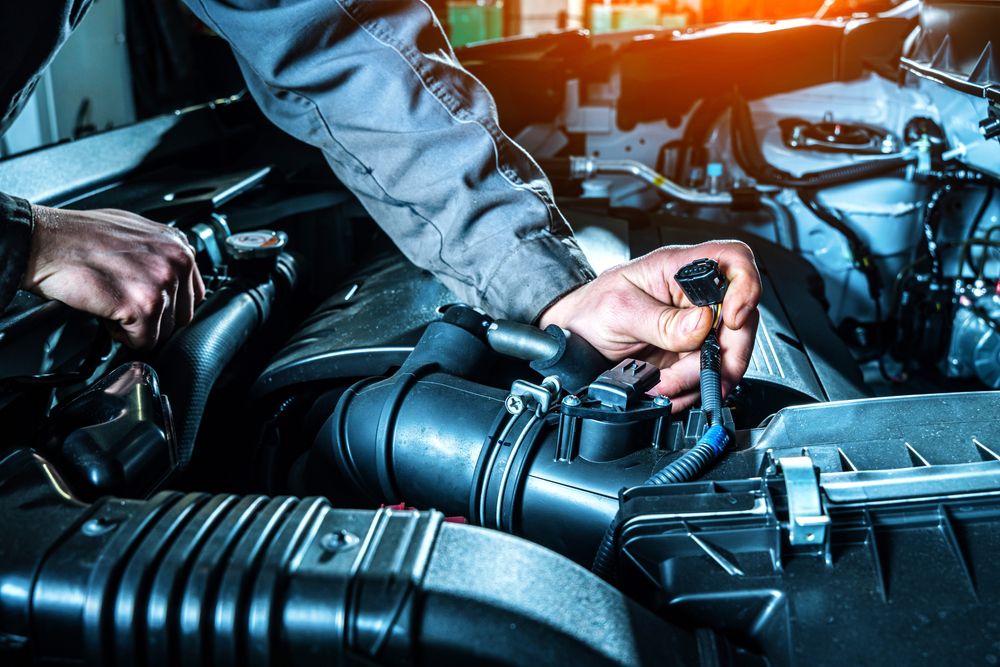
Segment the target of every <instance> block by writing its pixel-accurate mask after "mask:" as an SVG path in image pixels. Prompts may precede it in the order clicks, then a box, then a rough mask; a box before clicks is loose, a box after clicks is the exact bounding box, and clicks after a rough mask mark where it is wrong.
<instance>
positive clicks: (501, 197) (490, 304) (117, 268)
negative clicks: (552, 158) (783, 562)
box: [0, 0, 760, 409]
mask: <svg viewBox="0 0 1000 667" xmlns="http://www.w3.org/2000/svg"><path fill="white" fill-rule="evenodd" d="M90 1H91V0H75V1H74V0H65V1H62V2H59V1H56V0H49V1H46V2H31V3H27V2H8V3H4V6H3V9H2V10H0V19H2V20H0V44H2V45H3V46H2V47H0V48H2V49H3V56H4V57H3V63H4V64H3V65H2V66H0V113H2V115H0V133H2V132H3V131H4V130H5V129H6V128H7V127H8V126H9V125H10V123H11V121H12V120H13V118H14V117H15V115H16V114H17V112H18V111H19V109H20V107H21V106H23V104H24V103H25V101H26V100H27V98H28V96H29V94H30V92H31V91H32V89H33V88H34V86H35V84H36V83H37V81H38V78H39V76H40V74H41V72H42V71H43V70H44V69H45V67H46V66H47V65H48V63H49V62H50V61H51V59H52V57H53V55H54V53H55V52H56V51H57V49H58V48H59V46H60V45H61V44H62V43H63V41H64V40H65V39H66V38H67V37H68V35H69V33H70V32H71V30H72V29H73V28H74V27H75V26H76V25H77V24H78V23H79V21H80V19H81V18H82V16H83V14H84V13H85V11H86V10H87V8H88V6H89V5H90ZM185 2H186V4H187V5H188V6H189V8H190V9H191V10H192V11H193V12H194V13H195V14H196V15H197V16H198V17H199V18H200V19H201V20H202V21H203V22H204V23H205V24H206V25H207V26H209V27H210V28H211V29H212V30H214V31H215V32H216V33H218V34H219V35H220V36H222V37H223V38H224V39H226V40H227V41H228V42H229V44H230V46H231V47H232V50H233V52H234V54H235V55H236V59H237V61H238V62H239V66H240V68H241V70H242V72H243V74H244V76H245V78H246V82H247V85H248V87H249V90H250V92H251V94H252V95H253V97H254V99H255V100H256V101H257V103H258V104H259V105H260V107H261V109H262V110H263V112H264V113H265V114H266V115H267V117H268V118H269V119H270V120H271V121H273V122H274V123H275V124H276V125H278V126H279V127H280V128H282V129H283V130H284V131H286V132H288V133H289V134H291V135H292V136H294V137H296V138H298V139H300V140H302V141H304V142H307V143H309V144H312V145H314V146H316V147H318V148H320V149H321V150H322V151H323V153H324V155H325V156H326V159H327V161H328V162H329V164H330V166H331V168H332V169H333V171H334V173H335V174H336V175H337V177H338V178H339V179H340V180H341V181H342V182H343V183H344V184H345V185H347V186H348V187H350V188H351V190H353V191H354V193H355V194H356V195H357V196H358V198H359V199H360V200H361V202H362V204H363V205H364V206H365V207H366V208H367V210H368V211H369V213H370V214H371V215H372V217H373V218H374V219H375V220H376V221H377V222H378V223H379V224H380V225H381V226H382V227H383V229H384V230H385V231H386V232H387V233H388V234H389V235H390V236H391V237H392V238H393V239H394V241H395V242H396V243H397V244H398V246H399V247H400V248H401V249H402V251H403V252H404V253H405V254H406V256H407V257H408V258H409V259H410V260H412V261H413V262H414V263H415V264H417V265H418V266H420V267H422V268H424V269H427V270H429V271H431V272H433V273H434V274H435V275H436V276H437V277H438V278H439V279H440V280H441V281H442V282H443V283H444V284H445V285H446V286H447V287H449V288H450V289H451V290H452V291H453V292H454V293H455V294H456V295H457V296H458V297H459V298H460V299H462V300H463V301H466V302H468V303H471V304H475V305H477V306H480V307H482V308H483V309H484V310H486V311H487V312H489V313H491V314H492V315H494V316H496V317H502V318H508V319H514V320H520V321H525V322H537V323H539V324H540V325H542V326H546V325H548V324H558V325H560V326H563V327H565V328H567V329H569V330H571V331H574V332H576V333H577V334H579V335H582V336H584V337H585V338H586V339H587V340H589V341H590V342H591V343H592V344H593V345H594V346H595V347H597V348H598V349H599V350H600V351H601V352H603V353H604V354H605V355H606V356H608V357H609V358H611V359H613V360H620V359H622V358H624V357H626V356H633V357H642V358H644V359H646V360H648V361H651V362H653V363H656V364H657V365H658V366H659V367H660V368H661V369H663V370H662V371H661V384H660V386H659V387H658V390H659V391H660V392H662V393H666V394H668V395H670V396H672V397H673V398H674V403H675V406H676V407H677V408H678V409H680V408H683V407H686V406H688V405H690V404H692V403H693V402H694V401H695V400H696V397H697V391H698V390H697V384H698V355H697V354H690V353H691V351H693V350H696V349H697V348H698V346H699V344H700V343H701V341H702V340H703V339H704V337H705V335H706V334H707V332H708V330H709V328H710V326H711V325H712V315H711V312H710V310H709V309H708V308H700V309H699V308H692V307H690V305H691V304H690V303H688V302H686V301H685V300H684V297H683V294H682V293H680V291H679V290H678V289H677V288H676V286H674V285H673V281H672V280H671V279H670V278H671V276H673V274H674V273H675V272H676V270H677V269H678V268H679V267H680V266H682V265H683V264H686V263H687V262H689V261H691V260H694V259H697V258H700V257H710V258H712V259H715V260H717V261H718V262H719V264H720V266H721V267H722V268H723V270H724V271H725V272H726V275H727V277H728V279H729V281H730V288H729V291H728V293H727V295H726V301H725V303H724V306H723V317H724V322H725V327H724V328H723V331H722V333H721V336H720V342H721V345H722V348H723V359H724V360H725V367H724V369H723V370H724V373H723V376H724V383H725V385H726V387H730V386H732V385H733V384H734V383H735V382H737V381H738V380H739V378H740V377H742V374H743V372H744V371H745V370H746V368H747V364H748V363H749V358H750V354H751V351H752V346H753V339H754V334H755V331H756V324H757V313H756V306H757V302H758V299H759V295H760V281H759V276H758V274H757V269H756V267H755V265H754V261H753V256H752V254H751V252H750V249H749V248H748V247H747V246H746V245H744V244H741V243H738V242H733V241H728V242H717V243H710V244H702V245H701V246H694V247H685V248H662V249H660V250H658V251H656V252H654V253H651V254H650V255H647V256H645V257H642V258H639V259H637V260H634V261H632V262H630V263H628V264H626V265H623V266H620V267H617V268H615V269H612V270H609V271H607V272H605V273H603V274H602V275H601V276H599V277H595V274H594V271H593V269H592V268H591V267H590V265H589V263H588V262H587V260H586V258H585V257H584V255H583V253H582V252H581V251H580V248H579V246H578V245H577V243H576V241H575V240H574V238H573V233H572V230H571V229H570V227H569V225H568V224H567V222H566V220H565V219H564V218H563V216H562V214H561V213H560V212H559V210H558V209H557V208H556V206H555V203H554V201H553V194H552V191H551V187H550V185H549V183H548V181H547V180H546V178H545V175H544V174H543V173H542V172H541V170H540V169H539V167H538V166H537V165H536V164H535V162H534V161H533V160H532V159H531V157H529V155H528V154H527V153H526V152H525V151H524V150H523V149H521V148H520V147H519V146H518V145H517V144H515V143H514V142H513V141H512V140H511V139H510V138H509V137H507V136H506V135H505V134H504V133H503V132H502V131H501V130H500V128H499V126H498V124H497V114H496V109H495V106H494V103H493V99H492V97H491V96H490V94H489V93H488V92H487V90H486V89H485V87H484V86H483V85H482V84H481V83H480V82H479V81H478V80H476V79H475V78H474V77H473V76H472V75H471V74H469V73H468V72H467V71H466V70H465V69H463V68H462V67H461V65H459V63H458V61H457V59H456V58H455V55H454V52H453V51H452V49H451V47H450V45H449V44H448V41H447V38H446V37H445V35H444V33H443V32H442V30H441V27H440V24H439V23H438V22H437V20H436V19H435V17H434V14H433V12H432V11H431V10H430V9H429V7H428V6H427V5H426V4H425V3H424V2H421V1H419V0H391V1H390V0H383V1H380V2H370V1H364V0H337V1H334V0H283V1H277V2H276V1H275V0H185ZM0 189H2V184H0ZM0 256H2V258H3V262H2V266H0V307H4V306H5V305H6V304H7V303H9V301H10V300H11V299H12V297H13V294H14V293H15V291H16V290H17V289H18V288H19V287H20V288H22V289H26V290H30V291H32V292H34V293H36V294H39V295H41V296H44V297H47V298H51V299H58V300H60V301H62V302H64V303H66V304H67V305H69V306H71V307H73V308H77V309H80V310H84V311H87V312H90V313H93V314H94V315H97V316H99V317H102V318H104V319H106V320H109V321H110V322H112V323H113V324H114V326H115V327H117V329H116V331H115V333H116V336H117V337H118V338H119V339H121V340H123V341H124V342H126V343H128V344H130V345H132V346H135V347H146V348H148V347H152V346H154V345H156V343H157V342H158V341H160V340H164V339H166V338H167V337H168V336H169V335H170V333H171V331H172V330H173V329H174V327H177V326H182V325H184V324H186V323H188V322H189V321H190V320H191V318H192V316H193V313H194V308H195V306H196V305H197V304H198V302H199V301H200V300H201V299H202V298H203V297H204V294H205V287H204V285H203V283H202V280H201V276H200V275H199V273H198V269H197V267H196V265H195V261H194V254H193V251H192V249H191V248H190V246H189V245H188V244H187V241H186V239H185V238H184V235H183V234H182V233H181V232H179V231H177V230H175V229H172V228H170V227H167V226H164V225H161V224H158V223H155V222H152V221H149V220H146V219H144V218H142V217H140V216H138V215H135V214H132V213H128V212H125V211H115V210H97V211H73V210H56V209H52V208H47V207H44V206H37V205H31V204H29V203H28V202H26V201H24V200H22V199H18V198H16V197H11V196H6V195H2V194H0Z"/></svg>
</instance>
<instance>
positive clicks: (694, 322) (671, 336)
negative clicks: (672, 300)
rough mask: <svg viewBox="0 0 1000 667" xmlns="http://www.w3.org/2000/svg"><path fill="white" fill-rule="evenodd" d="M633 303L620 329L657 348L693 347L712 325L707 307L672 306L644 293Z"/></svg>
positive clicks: (694, 347)
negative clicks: (643, 295)
mask: <svg viewBox="0 0 1000 667" xmlns="http://www.w3.org/2000/svg"><path fill="white" fill-rule="evenodd" d="M637 305H639V307H637V308H634V309H633V310H631V311H630V313H629V317H628V320H627V321H625V322H622V328H623V329H624V332H625V333H628V334H631V335H633V336H635V337H636V338H637V339H638V340H639V342H641V343H646V344H647V345H652V346H654V347H658V348H660V349H661V350H667V351H669V352H690V351H691V350H697V349H698V348H699V347H700V346H701V343H702V341H703V340H705V336H707V335H708V331H709V329H711V328H712V309H711V308H707V307H701V308H674V307H673V306H667V305H665V304H663V303H662V302H660V301H657V300H656V299H654V298H653V297H651V296H648V295H646V297H645V298H644V299H643V303H641V304H637Z"/></svg>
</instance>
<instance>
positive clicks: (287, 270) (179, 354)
mask: <svg viewBox="0 0 1000 667" xmlns="http://www.w3.org/2000/svg"><path fill="white" fill-rule="evenodd" d="M279 268H280V271H275V272H274V275H273V276H272V277H271V278H268V279H266V280H264V281H263V282H260V283H258V284H249V285H248V284H246V283H237V284H233V285H230V286H226V287H224V288H222V289H221V290H219V291H218V292H216V293H215V294H213V295H212V296H211V297H210V298H209V299H208V300H207V301H206V302H205V304H204V305H202V306H201V307H200V308H199V309H198V312H197V313H196V314H195V319H194V321H193V322H192V323H191V324H189V325H188V326H187V327H185V328H184V329H182V330H181V331H180V332H178V333H177V334H175V335H174V336H173V338H171V339H170V341H169V342H168V343H167V345H166V346H165V347H164V348H163V351H162V352H161V353H160V354H159V356H158V357H157V359H156V362H155V364H154V367H155V368H156V372H157V374H158V375H159V378H160V387H161V390H162V392H163V394H165V395H166V396H167V397H168V398H169V399H170V406H171V409H172V412H173V417H174V434H175V438H176V441H177V451H178V461H177V463H178V468H181V469H182V468H184V467H185V466H187V465H188V463H190V462H191V457H192V455H193V453H194V446H195V441H196V440H197V437H198V428H199V427H200V425H201V419H202V416H203V414H204V412H205V404H206V403H207V402H208V397H209V394H211V393H212V389H213V387H214V386H215V383H216V382H217V381H218V379H219V376H220V375H222V371H223V370H225V368H226V366H228V365H229V363H230V362H232V360H233V359H234V358H235V357H236V354H237V353H238V352H239V351H240V349H241V348H242V347H243V346H244V345H245V344H246V342H247V341H248V340H249V339H250V336H251V335H252V334H253V332H254V331H256V330H257V329H259V328H260V327H261V326H262V325H263V324H264V323H265V322H266V321H267V319H268V317H269V316H270V314H271V308H272V305H273V304H274V301H275V298H276V296H277V294H278V292H279V289H278V286H277V285H276V283H275V281H276V280H281V281H282V282H285V283H287V284H288V286H292V285H294V284H295V281H296V271H295V265H294V261H293V260H292V259H291V258H290V257H289V256H287V255H285V256H283V257H282V262H281V263H280V264H279Z"/></svg>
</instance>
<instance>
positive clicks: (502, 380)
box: [0, 0, 1000, 666]
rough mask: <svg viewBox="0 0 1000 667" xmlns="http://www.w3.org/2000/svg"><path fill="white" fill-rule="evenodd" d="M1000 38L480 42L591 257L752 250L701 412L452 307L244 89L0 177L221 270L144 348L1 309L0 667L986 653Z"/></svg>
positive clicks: (937, 33) (6, 168)
mask: <svg viewBox="0 0 1000 667" xmlns="http://www.w3.org/2000/svg"><path fill="white" fill-rule="evenodd" d="M994 43H996V44H1000V3H997V2H952V1H946V0H925V1H924V2H914V1H912V0H910V1H907V2H903V3H901V4H896V5H895V6H894V7H893V8H892V9H889V10H887V11H885V12H883V13H881V14H864V15H856V16H853V17H848V18H840V19H789V20H783V21H770V22H737V23H728V24H719V25H713V26H706V27H700V28H692V29H688V30H685V31H680V30H669V29H660V30H652V29H650V30H632V31H619V32H610V33H604V34H595V35H591V34H588V33H586V32H582V31H562V32H556V33H551V34H543V35H539V36H534V37H525V38H511V39H504V40H498V41H494V42H483V43H479V44H472V45H469V46H466V47H463V48H460V49H457V51H456V53H457V56H458V57H459V58H460V60H461V61H462V62H463V64H464V65H465V66H466V67H467V68H468V69H469V70H470V71H471V72H472V73H473V74H474V75H475V76H476V77H478V78H479V79H480V80H482V81H483V82H484V83H485V84H486V86H487V87H488V88H489V89H490V91H491V92H492V93H493V95H494V97H495V99H496V103H497V108H498V112H499V116H500V121H501V124H502V126H503V127H504V129H505V131H506V132H507V133H508V134H510V135H511V136H512V137H514V138H515V139H516V140H517V142H518V143H520V144H521V145H522V146H524V147H525V148H526V149H527V150H528V151H529V152H530V153H531V154H532V156H533V157H534V158H535V159H536V160H537V161H538V163H539V164H540V165H541V166H542V167H543V169H544V170H545V171H546V173H547V174H548V175H549V177H550V179H551V181H552V183H553V187H554V190H555V192H556V194H557V201H558V204H559V207H560V209H561V210H562V211H563V213H564V214H565V216H566V218H567V219H568V220H569V222H570V223H571V225H572V226H573V229H574V230H575V233H576V235H577V237H578V239H579V241H580V244H581V246H582V247H583V249H584V251H585V253H586V254H587V256H588V258H589V259H590V260H591V262H592V264H593V265H594V267H595V268H596V269H597V270H598V271H601V270H604V269H607V268H610V267H611V266H614V265H617V264H619V263H621V262H624V261H627V260H628V259H630V258H633V257H638V256H640V255H642V254H644V253H646V252H650V251H652V250H655V249H656V248H659V247H662V246H666V245H674V244H693V243H699V242H702V241H707V240H712V239H719V238H732V239H738V240H741V241H744V242H745V243H747V244H748V245H749V246H750V247H751V248H752V250H753V252H754V255H755V258H756V260H757V264H758V266H759V268H760V272H761V278H762V282H763V287H764V291H763V296H762V301H761V304H760V323H759V327H758V331H757V339H756V343H755V347H754V351H753V356H752V358H751V360H750V366H749V370H748V372H747V373H746V376H745V377H744V379H743V380H742V382H740V384H739V385H738V386H736V387H735V388H733V389H732V391H730V392H728V395H726V396H725V397H724V398H723V397H722V394H721V390H720V388H719V379H718V364H719V358H718V355H719V349H718V346H717V345H716V346H715V347H714V349H713V348H712V340H711V335H710V339H709V340H708V341H707V342H706V344H705V345H704V346H703V348H702V351H701V363H702V402H701V404H700V405H699V406H697V407H695V408H692V409H690V410H687V411H683V412H675V411H673V410H672V406H671V401H670V398H671V397H669V396H659V395H656V396H654V395H650V393H649V392H650V391H651V390H652V389H653V387H654V386H655V385H656V383H657V381H658V379H659V373H658V370H657V369H656V368H654V367H652V366H650V365H648V364H645V363H643V362H641V361H637V360H625V361H623V362H622V363H620V364H617V365H613V364H611V363H610V362H608V361H607V360H606V359H604V358H603V357H602V356H601V355H600V354H599V353H597V352H596V351H595V350H593V348H591V347H590V346H589V344H587V343H586V342H585V341H583V340H582V339H581V338H579V337H575V336H574V335H573V334H572V333H570V332H567V331H564V330H562V329H559V328H558V327H549V328H547V329H544V330H543V329H539V328H538V327H535V326H533V325H531V324H530V323H520V322H512V321H505V320H499V319H494V318H493V317H492V316H491V314H490V313H485V312H482V311H480V310H477V309H474V308H471V307H469V306H467V305H465V304H462V303H458V302H457V300H456V298H455V297H454V296H453V295H452V294H450V293H449V292H448V290H447V289H446V288H445V287H444V286H443V285H442V284H441V283H439V282H438V281H437V280H436V279H435V278H434V277H433V276H432V275H430V274H428V273H426V272H424V271H422V270H420V269H418V268H417V267H415V266H414V265H413V264H411V263H410V262H409V261H408V260H407V259H406V258H405V257H404V256H403V255H402V254H401V253H400V252H399V250H398V249H397V248H395V247H394V246H393V245H392V243H391V241H390V240H389V239H388V238H387V237H386V236H385V235H384V234H383V233H382V232H380V231H379V230H378V228H377V226H376V225H375V224H374V222H373V221H372V220H371V218H370V217H369V215H368V214H367V212H366V211H365V209H364V208H363V207H362V206H361V204H360V203H359V202H358V200H357V199H355V198H354V196H353V195H352V194H351V193H350V191H349V190H347V189H346V188H345V187H344V186H343V185H341V184H340V183H339V182H337V181H336V179H335V178H334V177H333V176H332V174H331V173H330V171H329V169H328V167H327V165H326V164H325V162H324V160H323V156H322V155H320V154H319V153H318V152H317V151H315V150H314V149H311V148H309V147H307V146H305V145H302V144H299V143H297V142H296V141H294V140H293V139H291V138H289V137H287V136H285V135H283V134H281V133H280V132H279V131H278V130H276V129H274V128H273V127H272V126H270V125H269V124H268V123H267V122H266V121H265V119H264V118H263V117H262V116H261V114H260V112H259V111H258V110H257V109H256V107H255V106H254V104H253V102H252V101H251V100H250V99H244V96H242V95H237V96H234V97H232V98H226V99H220V100H216V101H214V102H212V103H210V104H207V105H203V106H199V107H195V108H191V109H186V110H183V111H179V112H177V113H176V114H171V115H167V116H160V117H156V118H153V119H150V120H146V121H142V122H140V123H138V124H136V125H132V126H128V127H122V128H118V129H113V130H109V131H106V132H101V133H98V134H95V135H92V136H89V137H87V138H84V139H80V140H77V141H74V142H70V143H63V144H58V145H54V146H51V147H48V148H44V149H41V150H37V151H34V152H30V153H26V154H22V155H18V156H14V157H10V158H7V159H4V160H2V161H0V189H2V190H3V191H9V192H11V193H13V194H16V195H18V196H21V197H25V198H29V199H31V200H32V201H35V202H40V203H45V204H49V205H53V206H63V207H69V208H120V209H127V210H131V211H135V212H137V213H140V214H142V215H144V216H146V217H148V218H150V219H153V220H157V221H160V222H164V223H170V224H172V225H174V226H176V227H177V228H178V229H181V230H182V231H183V232H184V233H185V234H186V235H187V237H188V238H189V240H190V241H191V243H192V244H193V245H194V247H195V249H196V250H197V255H198V263H199V266H200V268H201V271H202V274H203V275H204V276H205V279H206V284H207V287H208V292H209V295H208V298H207V299H206V301H205V302H204V304H202V305H201V306H200V307H199V309H198V310H197V312H196V315H195V319H194V321H193V322H192V323H191V324H190V325H188V326H186V327H184V328H182V329H180V330H179V331H177V332H175V333H174V334H173V336H172V337H171V338H170V339H169V340H168V341H167V342H166V344H165V345H163V346H161V347H160V348H159V349H156V350H153V351H148V352H137V351H134V350H128V349H126V348H123V347H122V346H121V345H119V344H118V343H116V342H114V341H112V339H111V337H110V336H109V334H108V332H107V331H106V329H105V328H104V327H103V326H102V324H101V323H100V322H98V321H97V320H96V319H95V318H92V317H90V316H88V315H85V314H82V313H79V312H75V311H72V310H70V309H69V308H67V307H66V306H64V305H63V304H61V303H58V302H54V301H44V300H42V299H40V298H38V297H36V296H34V295H31V294H27V293H21V294H19V295H18V297H17V298H16V300H15V302H14V303H13V304H12V306H11V307H9V308H8V309H7V310H6V311H4V312H3V313H0V426H2V428H3V432H4V434H5V435H4V438H3V447H2V450H0V507H2V511H0V522H3V529H4V534H5V538H4V540H3V541H2V544H0V652H2V653H3V658H2V660H3V662H4V664H81V665H82V664H88V665H90V664H94V665H97V664H102V665H103V664H108V665H111V664H126V665H128V664H136V665H147V664H148V665H154V664H163V665H168V664H169V665H200V664H205V665H209V664H211V665H229V664H261V665H263V664H275V665H316V664H350V665H362V664H364V665H371V664H399V665H415V664H428V665H440V664H497V665H500V664H504V665H525V664H568V663H573V664H577V665H652V664H666V663H677V664H698V665H774V666H784V665H806V664H808V665H833V664H878V663H882V662H886V661H893V660H899V661H901V662H903V663H905V664H928V665H929V664H981V663H986V664H996V662H997V661H998V660H1000V641H998V638H1000V575H998V570H997V568H996V567H995V565H994V563H993V560H994V554H995V553H997V549H998V548H1000V391H998V390H1000V252H998V250H1000V196H995V195H996V194H997V193H996V192H995V191H996V190H997V188H998V187H1000V53H998V52H997V50H996V49H997V47H995V46H994ZM712 264H713V263H712V262H706V263H701V264H696V265H693V266H690V267H689V268H686V269H685V270H684V271H682V273H681V274H679V275H678V276H677V280H678V282H679V284H680V285H681V286H682V287H683V288H684V289H685V290H689V291H687V293H688V294H689V295H693V296H692V300H693V301H695V302H699V301H698V299H701V300H702V301H700V303H704V304H706V305H713V304H718V303H719V302H720V301H721V295H722V293H723V292H724V289H725V284H724V280H722V279H721V278H720V277H719V276H718V275H717V274H716V273H713V272H714V271H715V270H716V269H717V267H713V265H712ZM524 280H525V281H528V280H545V276H544V275H533V276H525V277H524ZM509 289H511V290H517V289H519V285H516V284H514V285H510V286H509ZM713 368H714V371H713ZM713 372H714V375H713Z"/></svg>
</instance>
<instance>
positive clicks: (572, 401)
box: [562, 394, 580, 408]
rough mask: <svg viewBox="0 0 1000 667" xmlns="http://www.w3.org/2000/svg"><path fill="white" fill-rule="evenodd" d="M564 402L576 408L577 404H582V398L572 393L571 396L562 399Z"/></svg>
mask: <svg viewBox="0 0 1000 667" xmlns="http://www.w3.org/2000/svg"><path fill="white" fill-rule="evenodd" d="M562 404H563V405H566V406H569V407H571V408H575V407H576V406H578V405H580V398H579V397H578V396H574V395H573V394H570V395H569V396H567V397H566V398H564V399H563V400H562Z"/></svg>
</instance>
